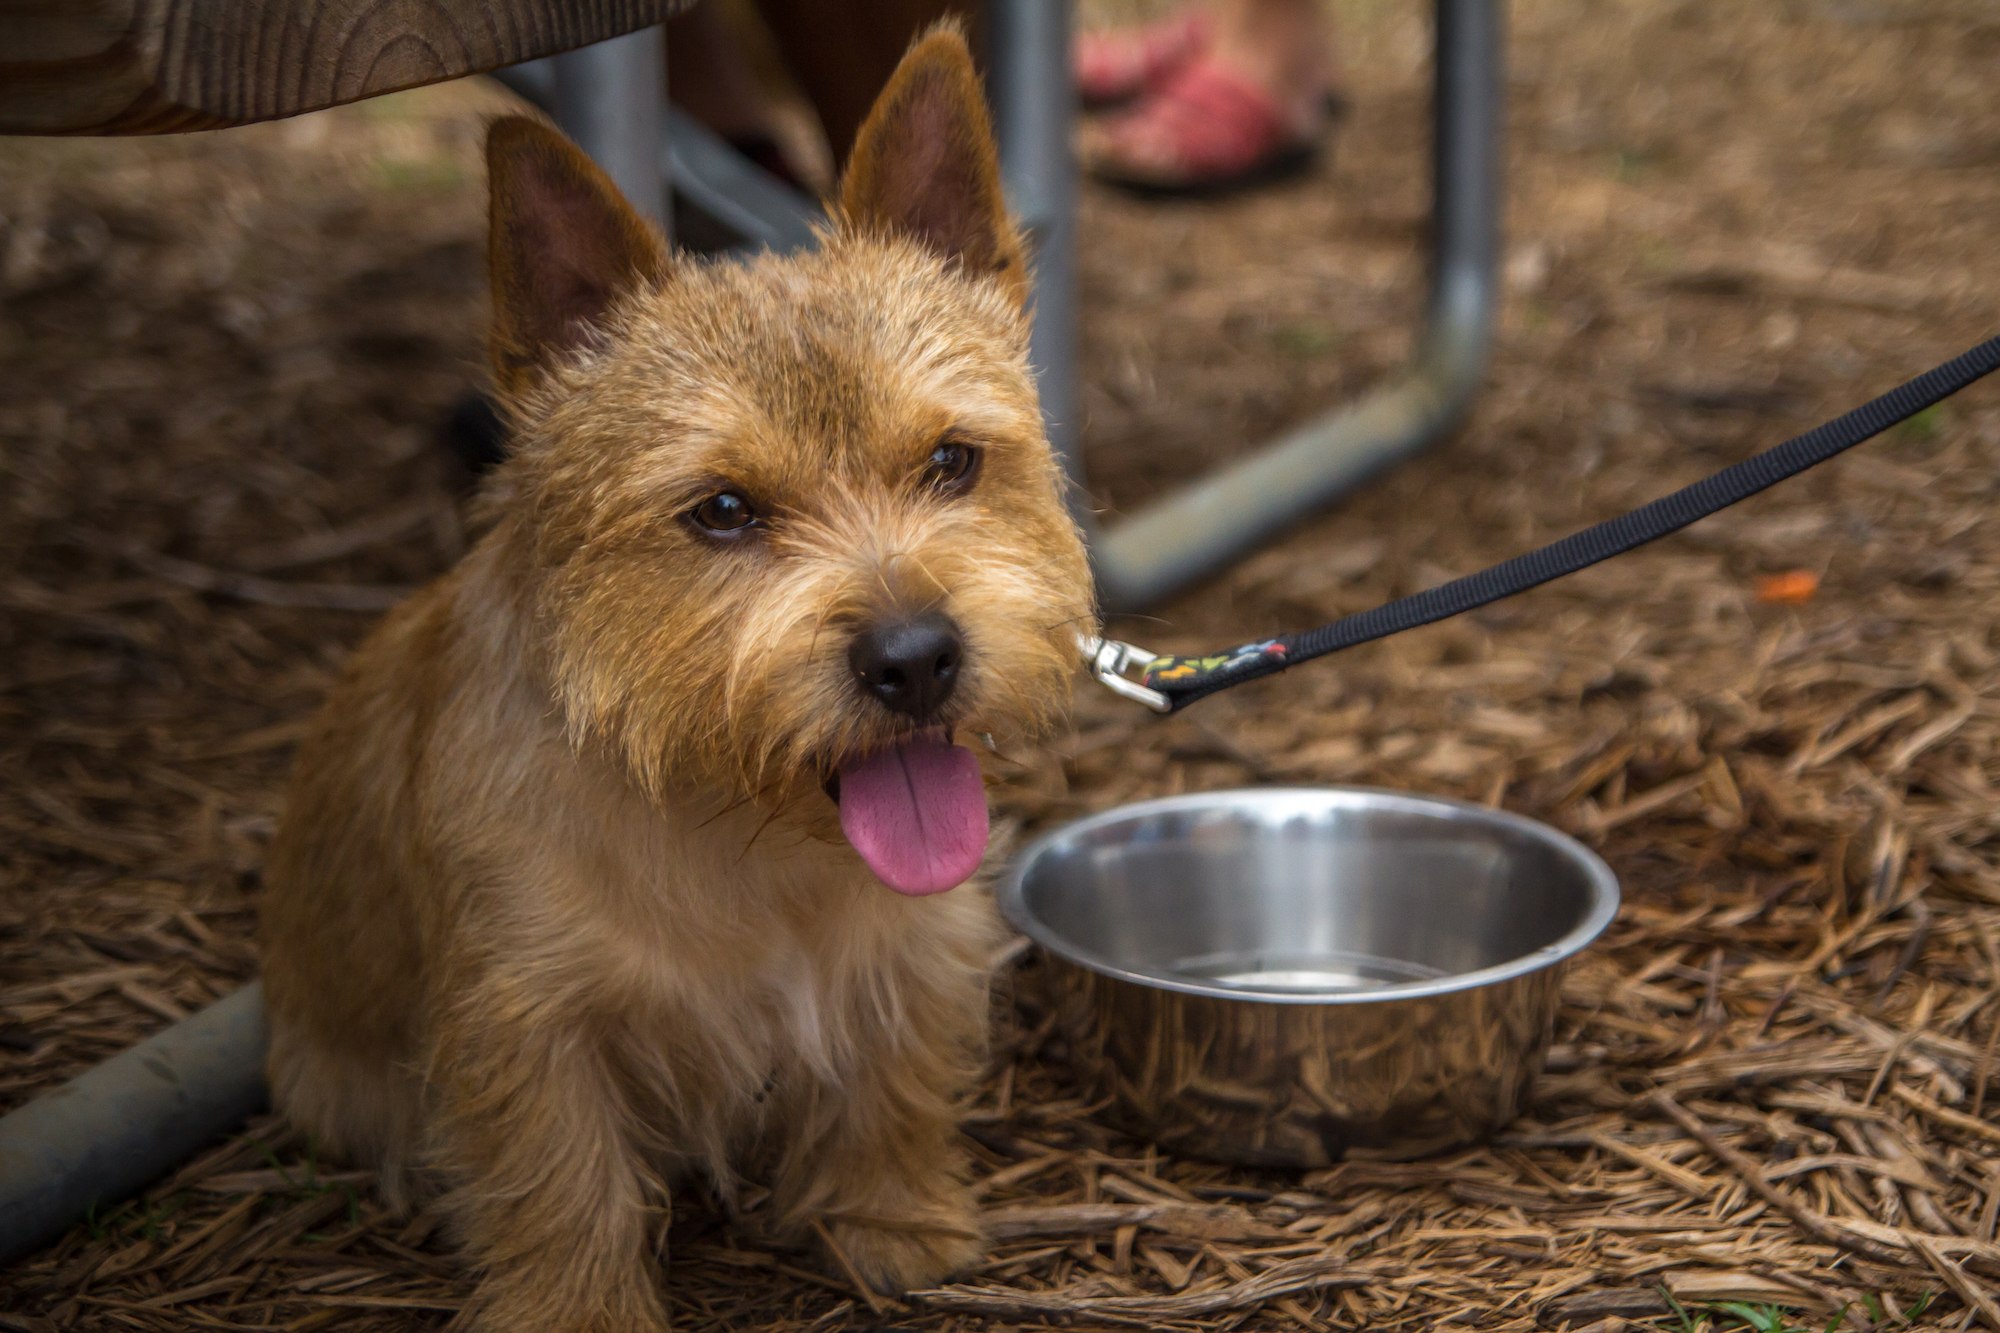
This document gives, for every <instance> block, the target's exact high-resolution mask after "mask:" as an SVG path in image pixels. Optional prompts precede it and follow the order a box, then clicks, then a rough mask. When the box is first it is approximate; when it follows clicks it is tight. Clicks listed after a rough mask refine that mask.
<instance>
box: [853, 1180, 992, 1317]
mask: <svg viewBox="0 0 2000 1333" xmlns="http://www.w3.org/2000/svg"><path fill="white" fill-rule="evenodd" d="M822 1226H823V1228H824V1237H823V1238H824V1240H825V1241H826V1243H827V1245H828V1246H829V1247H831V1248H833V1249H835V1250H838V1251H839V1253H838V1254H835V1255H832V1256H829V1257H830V1258H832V1260H833V1262H834V1263H835V1264H836V1265H839V1266H843V1267H846V1268H850V1269H852V1270H853V1275H854V1276H855V1277H858V1278H860V1279H861V1280H862V1281H863V1282H866V1283H867V1284H868V1285H869V1286H870V1287H872V1288H874V1289H875V1290H876V1291H879V1292H881V1293H883V1294H884V1295H889V1296H900V1295H902V1294H903V1293H904V1292H906V1291H914V1290H918V1289H921V1288H923V1287H931V1286H936V1285H937V1284H938V1283H939V1282H942V1281H943V1280H944V1279H946V1278H948V1277H950V1276H951V1275H952V1274H954V1273H959V1272H963V1271H964V1270H965V1269H967V1268H970V1267H971V1266H972V1265H974V1264H976V1263H978V1262H979V1261H980V1260H981V1259H982V1258H984V1257H985V1255H986V1241H985V1238H984V1237H983V1236H981V1235H980V1232H979V1219H978V1217H977V1216H976V1215H975V1214H974V1213H973V1211H972V1208H971V1207H970V1206H969V1201H968V1204H967V1206H964V1207H955V1208H950V1209H943V1208H939V1209H933V1210H929V1211H926V1212H925V1213H923V1214H922V1215H920V1216H914V1217H910V1218H907V1219H905V1218H872V1217H871V1218H865V1219H859V1218H845V1217H830V1218H828V1219H827V1220H826V1221H825V1222H824V1223H822Z"/></svg>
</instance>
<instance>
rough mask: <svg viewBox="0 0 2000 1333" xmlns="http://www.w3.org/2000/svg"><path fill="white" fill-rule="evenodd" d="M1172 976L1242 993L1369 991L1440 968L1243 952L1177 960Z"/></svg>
mask: <svg viewBox="0 0 2000 1333" xmlns="http://www.w3.org/2000/svg"><path fill="white" fill-rule="evenodd" d="M1170 970H1171V971H1172V972H1173V974H1174V975H1175V976H1180V977H1185V978H1187V979H1188V980H1189V981H1201V982H1206V983H1207V984H1209V985H1211V986H1229V987H1232V988H1234V989H1237V990H1246V991H1286V992H1296V991H1368V990H1381V989H1383V988H1384V987H1386V986H1401V985H1405V984H1407V983H1409V982H1412V981H1434V980H1436V979H1437V978H1439V977H1441V976H1444V975H1445V971H1444V969H1443V968H1437V967H1431V966H1428V965H1426V964H1424V963H1412V962H1408V961H1405V960H1404V959H1401V958H1382V957H1378V956H1377V955H1375V954H1366V953H1346V952H1342V951H1340V950H1330V951H1326V952H1321V953H1313V954H1290V953H1272V952H1269V951H1266V950H1243V951H1238V952H1233V953H1211V954H1201V955H1199V956H1196V957H1193V958H1182V959H1180V960H1178V961H1177V962H1175V963H1174V964H1173V965H1172V967H1171V969H1170Z"/></svg>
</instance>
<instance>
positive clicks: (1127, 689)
mask: <svg viewBox="0 0 2000 1333" xmlns="http://www.w3.org/2000/svg"><path fill="white" fill-rule="evenodd" d="M1076 646H1077V648H1078V650H1079V651H1081V652H1082V653H1083V664H1084V666H1085V667H1086V668H1088V670H1089V671H1090V674H1091V675H1093V676H1095V677H1096V678H1097V680H1098V683H1099V684H1101V685H1103V686H1104V687H1105V688H1106V689H1108V690H1110V691H1111V692H1112V693H1113V694H1115V695H1117V696H1119V697H1120V698H1121V699H1130V700H1131V701H1132V702H1134V703H1141V704H1144V705H1146V707H1148V708H1150V709H1152V710H1153V711H1154V712H1155V713H1171V712H1173V711H1174V704H1173V700H1171V699H1169V698H1167V696H1166V695H1164V694H1161V693H1160V692H1159V691H1158V690H1155V689H1148V688H1147V687H1146V686H1144V685H1142V684H1140V683H1139V682H1138V681H1137V680H1135V679H1133V678H1132V677H1131V676H1128V675H1126V674H1125V673H1126V672H1128V671H1133V670H1137V671H1140V672H1143V671H1145V669H1146V668H1147V667H1149V666H1151V665H1152V664H1153V663H1155V662H1157V661H1159V660H1160V658H1159V654H1157V653H1149V652H1147V651H1146V650H1145V649H1144V648H1139V647H1135V646H1134V645H1132V644H1129V643H1124V642H1121V641H1120V640H1117V639H1102V638H1099V637H1098V636H1097V635H1095V634H1079V635H1077V636H1076Z"/></svg>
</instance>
